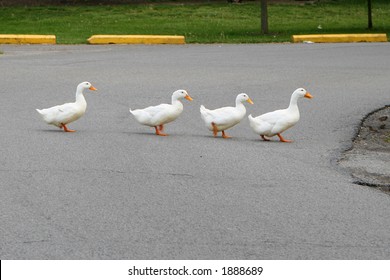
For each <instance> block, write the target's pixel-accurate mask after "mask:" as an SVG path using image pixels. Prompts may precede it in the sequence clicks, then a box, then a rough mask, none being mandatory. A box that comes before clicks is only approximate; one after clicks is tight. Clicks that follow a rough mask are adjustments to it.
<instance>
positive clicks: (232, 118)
mask: <svg viewBox="0 0 390 280" xmlns="http://www.w3.org/2000/svg"><path fill="white" fill-rule="evenodd" d="M245 101H246V102H248V103H250V104H253V101H252V100H251V99H250V98H249V96H248V95H247V94H245V93H240V94H239V95H237V98H236V107H222V108H218V109H215V110H209V109H206V108H205V107H204V106H203V105H201V106H200V115H201V117H202V119H203V121H204V122H205V124H206V127H207V128H208V129H209V130H211V131H212V132H213V134H214V137H216V136H217V134H218V131H222V137H223V138H230V136H227V135H226V134H225V130H226V129H228V128H231V127H232V126H235V125H236V124H238V123H239V122H240V121H241V120H242V119H243V118H244V116H245V114H246V109H245V106H244V104H243V103H244V102H245Z"/></svg>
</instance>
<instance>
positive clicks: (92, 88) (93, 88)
mask: <svg viewBox="0 0 390 280" xmlns="http://www.w3.org/2000/svg"><path fill="white" fill-rule="evenodd" d="M89 89H90V90H97V89H96V88H95V87H93V86H90V87H89Z"/></svg>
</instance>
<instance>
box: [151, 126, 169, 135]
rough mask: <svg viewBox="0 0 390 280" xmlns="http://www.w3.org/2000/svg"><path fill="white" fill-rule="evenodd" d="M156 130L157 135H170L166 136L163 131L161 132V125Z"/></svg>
mask: <svg viewBox="0 0 390 280" xmlns="http://www.w3.org/2000/svg"><path fill="white" fill-rule="evenodd" d="M154 128H155V129H156V135H159V136H168V134H165V133H163V132H162V131H161V130H160V125H159V126H158V127H157V126H155V127H154Z"/></svg>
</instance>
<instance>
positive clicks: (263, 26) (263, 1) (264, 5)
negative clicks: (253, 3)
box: [261, 0, 268, 34]
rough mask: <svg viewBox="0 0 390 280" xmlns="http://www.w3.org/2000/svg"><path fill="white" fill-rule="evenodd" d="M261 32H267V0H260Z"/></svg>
mask: <svg viewBox="0 0 390 280" xmlns="http://www.w3.org/2000/svg"><path fill="white" fill-rule="evenodd" d="M261 33H263V34H268V8H267V0H261Z"/></svg>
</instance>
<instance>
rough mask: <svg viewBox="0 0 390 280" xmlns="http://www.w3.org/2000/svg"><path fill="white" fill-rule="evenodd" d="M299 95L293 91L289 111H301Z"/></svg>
mask: <svg viewBox="0 0 390 280" xmlns="http://www.w3.org/2000/svg"><path fill="white" fill-rule="evenodd" d="M298 99H299V98H298V95H297V94H295V93H293V94H292V95H291V99H290V105H289V106H288V108H287V109H288V110H289V111H299V110H298Z"/></svg>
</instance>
